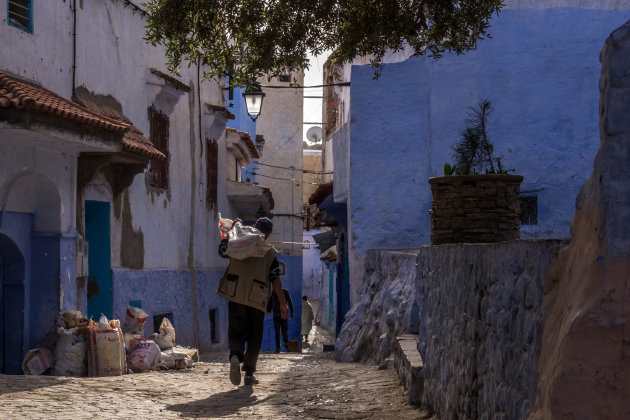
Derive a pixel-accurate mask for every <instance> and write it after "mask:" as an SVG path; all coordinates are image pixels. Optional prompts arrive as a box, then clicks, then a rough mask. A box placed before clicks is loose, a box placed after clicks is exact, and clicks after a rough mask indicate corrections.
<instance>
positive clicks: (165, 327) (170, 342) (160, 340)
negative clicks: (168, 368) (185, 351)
mask: <svg viewBox="0 0 630 420" xmlns="http://www.w3.org/2000/svg"><path fill="white" fill-rule="evenodd" d="M150 338H151V340H153V341H155V343H156V344H157V345H158V346H159V347H160V350H166V349H170V348H171V347H173V346H174V345H175V328H174V327H173V324H171V321H169V320H168V318H163V319H162V323H161V324H160V332H159V333H153V334H152V335H151V337H150Z"/></svg>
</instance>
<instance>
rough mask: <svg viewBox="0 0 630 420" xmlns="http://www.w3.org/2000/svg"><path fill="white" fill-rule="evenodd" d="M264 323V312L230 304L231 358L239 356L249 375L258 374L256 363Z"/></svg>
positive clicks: (237, 304) (229, 335)
mask: <svg viewBox="0 0 630 420" xmlns="http://www.w3.org/2000/svg"><path fill="white" fill-rule="evenodd" d="M264 321H265V313H264V312H263V311H260V310H258V309H255V308H252V307H251V306H246V305H241V304H240V303H234V302H228V339H229V341H230V357H232V356H234V355H236V356H238V359H239V360H240V361H241V362H243V370H245V372H246V373H249V374H252V373H254V372H256V362H257V361H258V355H259V354H260V347H261V346H262V339H263V329H264ZM246 343H247V345H246ZM246 347H247V349H246Z"/></svg>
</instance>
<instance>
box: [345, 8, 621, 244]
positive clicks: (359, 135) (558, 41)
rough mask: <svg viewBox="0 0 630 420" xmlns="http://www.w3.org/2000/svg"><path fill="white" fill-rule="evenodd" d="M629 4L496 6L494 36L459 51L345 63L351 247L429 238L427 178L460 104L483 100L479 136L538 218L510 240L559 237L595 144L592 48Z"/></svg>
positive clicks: (438, 167)
mask: <svg viewBox="0 0 630 420" xmlns="http://www.w3.org/2000/svg"><path fill="white" fill-rule="evenodd" d="M629 18H630V12H628V11H598V10H592V9H577V8H553V9H522V10H504V11H502V12H501V14H500V15H499V17H498V18H495V19H493V21H492V25H493V27H492V35H493V39H488V40H483V41H481V42H480V44H479V46H478V48H477V49H476V50H474V51H470V52H468V53H467V54H465V55H461V56H457V55H455V54H446V55H445V56H444V58H442V59H441V60H439V61H434V60H433V59H431V58H427V57H421V58H413V59H409V60H407V61H404V62H401V63H395V64H386V65H385V67H384V70H383V73H382V76H381V78H380V79H379V80H373V79H372V76H373V71H372V69H371V68H370V67H369V66H354V67H353V68H352V90H351V104H352V108H351V118H350V124H351V127H350V137H351V138H350V142H351V144H350V153H351V162H350V178H351V179H350V194H351V199H350V206H351V208H350V214H351V217H352V224H353V225H352V229H351V233H352V247H353V248H354V250H355V251H356V252H357V253H358V254H360V255H362V254H364V253H365V251H367V250H368V249H370V248H401V247H418V246H420V245H423V244H428V243H430V238H429V231H430V219H429V213H428V211H429V209H430V206H431V192H430V188H429V184H428V182H427V180H428V178H429V177H431V176H441V175H442V174H443V165H444V163H445V162H449V161H451V155H452V152H451V147H452V146H453V145H454V144H455V143H456V141H457V140H458V137H459V133H460V131H461V130H462V128H463V127H464V124H465V119H466V114H467V112H468V107H470V106H472V105H475V104H476V103H477V102H478V100H479V99H480V98H488V99H489V100H491V101H492V103H493V104H494V106H495V108H496V111H495V113H494V115H493V118H492V120H491V122H490V127H489V132H490V136H491V138H492V139H493V140H494V142H495V149H496V154H497V156H499V157H502V161H503V163H504V164H505V166H507V167H509V168H516V170H517V173H519V174H521V175H523V176H524V177H525V180H524V181H523V184H522V186H521V189H522V191H523V192H524V193H525V194H527V193H529V194H538V203H539V209H538V221H539V224H538V225H537V226H529V227H523V228H522V230H521V237H567V236H569V226H570V222H571V219H572V216H573V212H574V203H575V197H576V195H577V193H578V190H579V188H580V187H581V186H582V185H583V184H584V182H585V180H586V178H587V176H588V175H589V174H590V172H591V169H592V161H593V158H594V155H595V153H596V151H597V148H598V145H599V128H598V103H599V90H598V82H599V77H600V64H599V60H598V57H599V52H600V50H601V48H602V46H603V43H604V40H605V39H606V37H607V36H608V35H609V33H610V32H611V31H612V30H613V29H615V28H617V27H618V26H619V25H621V24H622V23H624V22H625V21H627V20H628V19H629Z"/></svg>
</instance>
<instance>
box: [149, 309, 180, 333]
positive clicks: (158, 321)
mask: <svg viewBox="0 0 630 420" xmlns="http://www.w3.org/2000/svg"><path fill="white" fill-rule="evenodd" d="M164 318H167V319H168V320H169V321H171V324H173V328H174V327H175V323H174V322H173V312H168V313H166V314H158V315H153V332H156V333H159V332H160V325H162V320H163V319H164Z"/></svg>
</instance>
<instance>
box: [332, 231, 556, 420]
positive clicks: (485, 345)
mask: <svg viewBox="0 0 630 420" xmlns="http://www.w3.org/2000/svg"><path fill="white" fill-rule="evenodd" d="M565 244H566V242H565V241H562V240H537V241H512V242H502V243H497V244H478V245H441V246H432V247H422V248H420V249H417V250H404V251H369V253H368V254H367V258H366V272H365V277H364V286H363V290H362V292H361V294H360V300H359V301H358V302H357V304H356V305H355V306H354V307H353V308H352V310H351V311H350V312H349V313H348V315H347V316H346V321H345V323H344V326H343V328H342V330H341V333H340V338H339V339H338V341H337V359H338V360H339V361H344V362H347V361H362V362H370V363H381V362H382V361H384V360H385V359H386V358H387V357H389V355H390V352H391V350H392V349H393V347H394V346H393V344H394V342H393V340H394V339H395V337H396V336H398V335H401V334H405V333H412V334H418V335H419V344H418V349H419V351H420V354H421V355H422V358H423V361H424V381H425V383H424V400H423V406H424V407H425V408H427V409H429V410H433V411H434V412H435V413H436V414H437V415H438V416H439V417H440V418H445V419H450V418H458V419H466V418H484V415H488V414H493V416H494V417H493V418H505V419H508V418H509V419H520V418H524V417H525V416H526V415H527V413H528V411H529V409H530V407H531V405H532V401H533V397H534V393H535V390H536V367H537V362H538V356H539V354H540V346H541V344H540V343H541V330H542V321H541V311H542V300H543V289H542V281H543V279H544V278H545V275H546V273H547V270H548V269H549V267H550V266H551V264H552V259H553V258H554V256H555V255H556V253H557V251H558V249H559V248H560V247H561V246H563V245H565Z"/></svg>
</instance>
